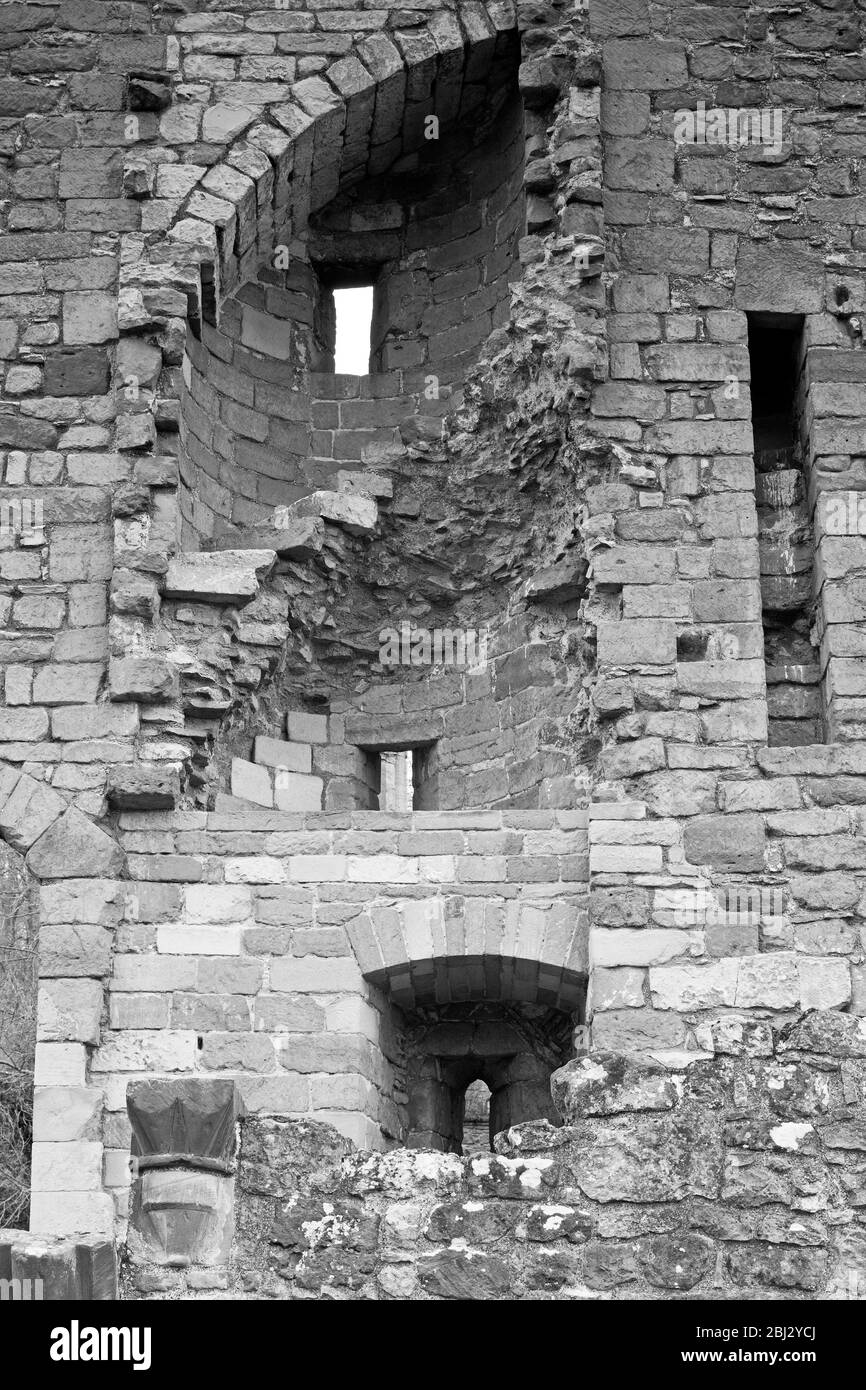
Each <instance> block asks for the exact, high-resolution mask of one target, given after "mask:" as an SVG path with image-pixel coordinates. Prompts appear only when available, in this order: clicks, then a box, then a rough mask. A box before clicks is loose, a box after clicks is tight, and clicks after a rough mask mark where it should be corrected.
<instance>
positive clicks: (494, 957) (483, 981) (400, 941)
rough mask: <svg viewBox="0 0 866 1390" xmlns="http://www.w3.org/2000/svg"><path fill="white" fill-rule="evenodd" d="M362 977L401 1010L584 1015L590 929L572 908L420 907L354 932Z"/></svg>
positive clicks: (389, 911) (443, 901) (391, 910)
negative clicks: (471, 1004)
mask: <svg viewBox="0 0 866 1390" xmlns="http://www.w3.org/2000/svg"><path fill="white" fill-rule="evenodd" d="M347 931H348V933H349V937H350V940H351V942H352V945H353V947H354V950H355V954H356V955H357V957H358V963H359V965H360V968H361V971H362V973H363V975H364V977H365V979H367V980H368V981H369V982H370V983H371V984H373V985H376V986H377V987H378V988H380V989H382V990H383V991H384V992H385V993H386V994H387V995H388V996H389V997H390V999H391V1000H392V1001H393V1002H394V1003H396V1004H399V1005H400V1006H401V1007H405V1008H414V1007H416V1006H417V1005H419V1004H421V1005H423V1004H449V1003H463V1002H467V1001H469V1000H473V999H485V1000H521V1001H524V1002H526V1003H532V1004H543V1005H548V1006H550V1007H552V1008H557V1009H561V1010H563V1011H564V1012H567V1013H579V1012H580V1011H581V1010H582V1008H583V1002H584V998H585V993H586V971H587V961H586V940H587V934H586V923H585V921H584V920H583V919H582V915H581V914H580V913H575V912H574V910H573V908H572V907H570V906H569V905H568V904H558V903H550V904H549V905H546V904H545V905H541V904H538V903H532V904H519V903H517V902H508V903H505V904H502V905H498V906H497V907H495V908H493V907H492V906H488V905H485V904H484V903H483V902H481V901H479V900H473V899H462V898H458V897H454V898H445V897H437V898H429V899H426V900H424V901H416V900H412V899H407V900H404V901H402V902H400V903H397V904H394V905H391V906H388V907H386V908H381V909H375V908H374V909H371V910H370V911H368V912H365V913H363V914H361V915H360V916H358V917H356V918H354V919H353V921H352V922H350V923H349V924H348V926H347Z"/></svg>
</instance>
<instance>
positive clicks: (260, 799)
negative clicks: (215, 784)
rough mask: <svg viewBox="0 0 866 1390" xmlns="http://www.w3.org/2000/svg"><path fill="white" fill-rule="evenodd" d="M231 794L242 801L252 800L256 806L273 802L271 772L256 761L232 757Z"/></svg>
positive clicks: (270, 805) (268, 804) (269, 805)
mask: <svg viewBox="0 0 866 1390" xmlns="http://www.w3.org/2000/svg"><path fill="white" fill-rule="evenodd" d="M231 780H232V796H237V797H240V799H241V800H242V801H252V802H254V803H255V805H256V806H267V807H268V808H269V809H270V808H271V807H272V806H273V804H274V790H273V786H272V784H271V774H270V772H269V771H268V769H267V768H266V767H259V765H258V763H248V762H246V761H245V760H244V759H243V758H232V779H231Z"/></svg>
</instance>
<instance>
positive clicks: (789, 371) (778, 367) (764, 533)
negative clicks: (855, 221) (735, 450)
mask: <svg viewBox="0 0 866 1390" xmlns="http://www.w3.org/2000/svg"><path fill="white" fill-rule="evenodd" d="M748 325H749V360H750V365H751V397H752V430H753V434H754V440H755V488H756V500H757V507H758V542H759V549H760V557H761V606H762V612H763V624H764V659H765V662H766V668H767V709H768V714H769V742H770V744H771V745H772V746H776V747H779V746H791V745H795V744H796V745H799V744H811V743H821V742H823V739H824V720H823V712H822V699H821V666H820V658H819V652H818V648H817V647H816V646H813V644H812V626H813V596H814V590H813V570H814V563H815V538H814V533H813V529H812V522H811V516H810V509H809V496H808V479H807V476H806V460H805V450H804V447H803V446H804V426H803V381H802V368H803V319H802V316H799V315H791V314H749V315H748Z"/></svg>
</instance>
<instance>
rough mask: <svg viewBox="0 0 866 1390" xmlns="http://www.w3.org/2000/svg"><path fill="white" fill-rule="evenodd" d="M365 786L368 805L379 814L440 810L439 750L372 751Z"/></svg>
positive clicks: (429, 746) (429, 745)
mask: <svg viewBox="0 0 866 1390" xmlns="http://www.w3.org/2000/svg"><path fill="white" fill-rule="evenodd" d="M366 763H367V767H366V776H365V778H364V781H365V785H366V788H367V791H368V796H369V805H370V807H371V809H373V810H377V809H378V810H380V811H399V812H409V811H433V810H436V808H437V781H436V749H435V745H433V744H424V745H423V746H421V745H419V746H418V747H417V748H401V749H395V750H394V751H390V750H387V749H381V750H380V749H375V750H370V751H368V752H367V754H366Z"/></svg>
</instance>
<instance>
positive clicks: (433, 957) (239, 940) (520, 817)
mask: <svg viewBox="0 0 866 1390" xmlns="http://www.w3.org/2000/svg"><path fill="white" fill-rule="evenodd" d="M585 820H586V818H585V813H581V812H565V811H562V812H557V813H553V812H538V811H536V812H513V813H510V814H509V813H505V814H503V813H499V812H486V813H476V814H475V815H470V814H463V813H458V814H451V815H444V814H443V815H438V814H436V813H433V812H430V813H416V814H415V815H414V816H412V815H397V814H387V815H386V814H378V813H367V814H363V813H362V814H356V815H354V816H351V817H350V816H343V817H340V816H337V815H323V816H315V815H312V816H308V817H303V816H298V815H291V814H288V813H278V812H271V813H269V812H266V811H261V812H258V813H255V812H247V813H246V814H244V813H241V814H223V815H220V814H218V813H211V814H210V815H206V814H204V813H200V812H188V813H185V814H182V815H178V814H160V813H152V814H150V815H128V816H123V817H122V819H121V829H122V841H123V844H124V848H125V850H126V853H127V855H128V865H129V872H130V875H131V880H130V882H129V883H128V884H123V885H120V884H118V885H117V886H116V892H117V895H119V897H120V900H121V902H122V904H123V907H122V915H121V920H120V921H119V922H118V923H117V928H116V933H115V937H114V954H113V957H112V960H111V963H110V981H109V990H108V1005H109V1013H108V1018H107V1020H106V1027H105V1028H104V1030H103V1032H102V1036H101V1041H100V1042H99V1045H98V1047H97V1048H96V1049H95V1051H93V1052H92V1054H91V1056H90V1062H89V1074H90V1077H91V1082H92V1084H93V1085H95V1086H99V1087H101V1088H104V1091H105V1098H106V1099H105V1106H106V1111H105V1131H104V1134H105V1143H106V1153H105V1163H106V1173H107V1174H108V1173H110V1174H111V1175H112V1178H111V1180H109V1181H108V1187H109V1190H111V1191H112V1192H113V1194H114V1195H115V1196H116V1197H117V1198H118V1199H119V1201H120V1206H119V1214H120V1215H122V1214H123V1212H124V1210H125V1201H126V1193H127V1189H128V1182H129V1174H128V1170H127V1168H126V1167H125V1156H124V1154H125V1149H124V1145H125V1144H126V1145H128V1139H129V1128H128V1124H127V1121H126V1116H125V1110H126V1087H127V1084H128V1083H129V1082H130V1081H132V1080H134V1079H136V1078H139V1077H146V1076H148V1075H153V1074H157V1075H169V1076H173V1077H178V1076H185V1075H191V1076H192V1075H195V1076H198V1077H211V1078H234V1079H235V1081H236V1082H237V1085H238V1087H239V1089H240V1093H241V1096H242V1098H243V1101H244V1103H245V1105H246V1107H247V1109H248V1111H249V1112H250V1113H258V1112H262V1113H279V1114H295V1115H304V1114H309V1115H311V1116H313V1117H315V1118H316V1119H321V1120H324V1121H327V1122H330V1123H332V1124H335V1125H336V1126H337V1127H338V1128H339V1129H340V1130H341V1131H342V1132H344V1133H346V1134H347V1135H348V1136H349V1137H351V1138H352V1139H354V1140H355V1141H356V1142H357V1143H358V1144H359V1146H361V1147H381V1146H383V1145H387V1143H389V1142H392V1143H393V1142H399V1141H400V1139H401V1138H402V1137H403V1136H404V1135H405V1130H406V1112H405V1103H404V1104H403V1107H402V1108H401V1107H400V1106H399V1105H396V1104H395V1102H394V1099H393V1096H394V1093H395V1092H399V1091H401V1090H403V1082H402V1081H401V1077H402V1068H403V1066H404V1065H405V1058H404V1057H403V1056H401V1055H400V1048H399V1040H398V1039H396V1038H395V1036H394V1034H395V1031H396V1030H397V1028H398V1023H399V1020H398V1019H397V1018H395V1017H392V1016H391V1014H390V1009H391V1005H392V1003H396V1004H398V1005H401V1006H405V1007H412V1006H413V1004H414V1003H415V1001H416V1000H419V1001H424V1000H427V999H429V1000H430V1001H431V1002H435V1001H436V999H439V1001H440V1002H447V1001H448V999H449V998H451V997H454V998H456V999H460V998H464V997H466V993H465V992H466V991H467V989H470V987H472V986H473V985H475V986H477V985H478V984H479V983H480V981H481V979H483V978H485V970H484V962H485V960H487V961H489V962H493V963H494V966H495V973H496V977H497V979H500V984H499V997H502V998H503V999H508V998H512V997H513V998H518V999H526V1000H530V1001H538V1002H540V1003H542V1004H546V1005H549V1006H550V1007H558V1008H562V1009H563V1010H565V1011H566V1012H569V1013H574V1014H575V1015H580V1014H581V1012H582V1003H583V996H584V991H585V979H586V941H587V917H586V911H585V898H586V832H585ZM105 889H106V893H107V895H110V894H108V889H109V886H108V885H105ZM110 896H111V895H110ZM515 961H517V962H518V964H517V965H515ZM87 964H88V965H89V966H91V967H92V964H93V961H92V959H91V960H90V961H88V963H87ZM515 970H516V971H517V974H516V975H515V973H514V972H515ZM487 974H488V978H487V981H486V986H485V987H486V989H487V990H488V992H489V991H490V990H491V988H492V980H491V978H489V971H488V972H487ZM476 976H477V978H476ZM500 977H501V978H500ZM384 989H387V997H386V994H385V993H383V990H384ZM452 992H453V993H452ZM62 1205H63V1197H62V1196H60V1195H58V1196H57V1198H56V1203H55V1208H54V1211H53V1213H52V1214H53V1217H54V1219H55V1220H56V1221H61V1222H62V1220H63V1216H62Z"/></svg>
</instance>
